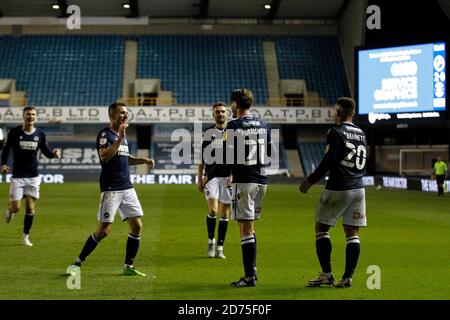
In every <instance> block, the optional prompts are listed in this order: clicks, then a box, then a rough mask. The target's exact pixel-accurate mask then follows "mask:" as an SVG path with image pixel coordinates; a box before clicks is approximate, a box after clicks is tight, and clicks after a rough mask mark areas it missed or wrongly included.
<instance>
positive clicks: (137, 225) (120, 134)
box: [67, 102, 155, 277]
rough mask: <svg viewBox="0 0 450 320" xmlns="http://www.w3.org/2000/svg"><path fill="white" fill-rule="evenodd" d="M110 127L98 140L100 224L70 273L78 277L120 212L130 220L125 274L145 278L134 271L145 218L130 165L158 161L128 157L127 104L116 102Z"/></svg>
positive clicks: (69, 270)
mask: <svg viewBox="0 0 450 320" xmlns="http://www.w3.org/2000/svg"><path fill="white" fill-rule="evenodd" d="M108 114H109V120H110V122H109V126H108V127H106V128H104V129H103V130H101V131H100V133H99V134H98V136H97V152H98V155H99V158H100V163H101V166H102V172H101V174H100V191H101V195H100V205H99V210H98V220H99V224H98V227H97V230H96V231H95V232H94V233H92V234H91V235H90V236H89V237H88V239H87V240H86V243H85V244H84V247H83V249H82V250H81V253H80V254H79V255H78V257H77V259H76V261H75V263H74V264H73V265H70V266H69V267H68V269H67V273H68V274H71V275H75V274H76V273H77V272H78V270H79V269H80V267H81V264H82V263H83V262H84V261H85V260H86V257H87V256H88V255H89V254H90V253H92V251H94V249H95V248H96V246H97V244H98V243H99V242H100V241H101V240H102V239H104V238H105V237H106V236H107V235H108V234H109V233H110V232H111V228H112V223H113V222H114V217H115V215H116V212H117V211H119V213H120V216H121V218H122V220H123V221H125V220H127V221H128V224H129V227H130V233H129V234H128V240H127V245H126V254H125V265H124V270H123V273H124V274H125V275H130V276H144V277H145V274H144V273H142V272H139V271H138V270H136V269H135V268H134V265H133V262H134V259H135V257H136V255H137V252H138V250H139V242H140V239H141V229H142V222H141V216H143V215H144V213H143V211H142V207H141V204H140V202H139V199H138V197H137V195H136V191H135V190H134V188H133V185H132V184H131V180H130V171H129V166H130V165H139V164H146V165H148V166H149V167H150V168H153V167H154V165H155V161H154V160H153V159H149V158H136V157H133V156H131V155H130V154H129V153H128V142H127V139H126V134H125V130H126V128H127V127H128V123H127V120H128V110H127V107H126V105H125V104H124V103H123V102H115V103H113V104H111V105H110V106H109V108H108Z"/></svg>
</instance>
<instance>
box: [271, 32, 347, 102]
mask: <svg viewBox="0 0 450 320" xmlns="http://www.w3.org/2000/svg"><path fill="white" fill-rule="evenodd" d="M274 41H275V44H276V52H277V59H278V68H279V72H280V79H305V80H306V86H307V89H308V91H317V92H318V93H319V96H320V97H321V98H324V99H325V100H326V101H327V102H328V103H329V104H333V103H334V102H335V101H336V99H337V98H339V97H341V96H349V94H350V93H349V88H348V84H347V78H346V75H345V70H344V64H343V59H342V55H341V51H340V46H339V40H338V37H335V36H280V37H275V38H274Z"/></svg>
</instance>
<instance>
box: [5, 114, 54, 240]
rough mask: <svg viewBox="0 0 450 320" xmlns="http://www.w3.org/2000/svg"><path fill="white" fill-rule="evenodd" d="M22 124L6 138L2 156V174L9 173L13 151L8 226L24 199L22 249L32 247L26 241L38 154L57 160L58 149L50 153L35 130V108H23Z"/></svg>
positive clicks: (33, 203) (33, 204)
mask: <svg viewBox="0 0 450 320" xmlns="http://www.w3.org/2000/svg"><path fill="white" fill-rule="evenodd" d="M22 118H23V124H22V125H20V126H18V127H15V128H12V129H11V130H10V131H9V133H8V136H7V139H6V144H5V146H4V148H3V153H2V167H1V173H2V174H6V173H8V172H9V171H10V168H9V167H8V155H9V152H10V150H11V149H12V151H13V158H14V159H13V172H12V179H11V185H10V189H9V203H8V210H7V211H6V214H5V219H6V222H7V223H9V222H10V221H11V220H12V219H13V217H14V214H16V213H17V212H19V210H20V205H21V201H22V199H23V198H25V211H26V212H25V217H24V222H23V237H22V242H23V244H24V245H25V246H28V247H31V246H33V244H32V243H31V241H30V239H29V234H30V230H31V226H32V225H33V218H34V215H35V213H36V212H35V207H36V200H37V199H39V187H40V183H41V179H40V177H39V174H38V160H37V155H38V151H39V150H41V152H42V153H43V154H44V155H45V156H46V157H47V158H58V159H59V158H60V157H61V155H60V152H59V150H54V151H51V150H50V149H49V147H48V145H47V140H46V137H45V133H44V132H43V131H42V130H41V129H39V128H35V127H34V123H35V121H36V108H35V107H25V108H24V109H23V112H22Z"/></svg>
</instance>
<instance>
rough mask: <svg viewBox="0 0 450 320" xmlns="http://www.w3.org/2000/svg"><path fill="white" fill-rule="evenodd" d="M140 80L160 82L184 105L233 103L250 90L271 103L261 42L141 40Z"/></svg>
mask: <svg viewBox="0 0 450 320" xmlns="http://www.w3.org/2000/svg"><path fill="white" fill-rule="evenodd" d="M138 41H139V47H138V64H137V77H138V78H160V79H161V83H162V89H163V90H171V91H173V93H174V97H175V99H176V101H177V102H178V104H179V105H182V104H207V105H209V104H211V103H214V102H215V101H223V100H227V99H228V97H229V95H230V92H231V90H233V89H235V88H241V87H247V88H249V89H251V90H252V91H253V93H254V95H255V104H259V105H264V104H265V103H266V101H267V81H266V74H265V69H264V56H263V51H262V44H261V41H260V38H259V37H256V36H194V35H193V36H141V37H139V39H138Z"/></svg>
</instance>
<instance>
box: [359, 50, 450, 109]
mask: <svg viewBox="0 0 450 320" xmlns="http://www.w3.org/2000/svg"><path fill="white" fill-rule="evenodd" d="M445 49H446V48H445V43H444V42H438V43H427V44H418V45H409V46H401V47H389V48H378V49H370V50H369V49H363V50H359V51H358V104H359V114H361V115H369V116H370V115H372V114H380V113H381V114H399V113H416V112H417V113H419V112H426V113H429V112H431V113H436V112H439V111H445V108H446V102H445V99H446V96H445V85H446V73H445V59H446V57H445ZM397 117H398V118H400V117H399V116H397Z"/></svg>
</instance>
